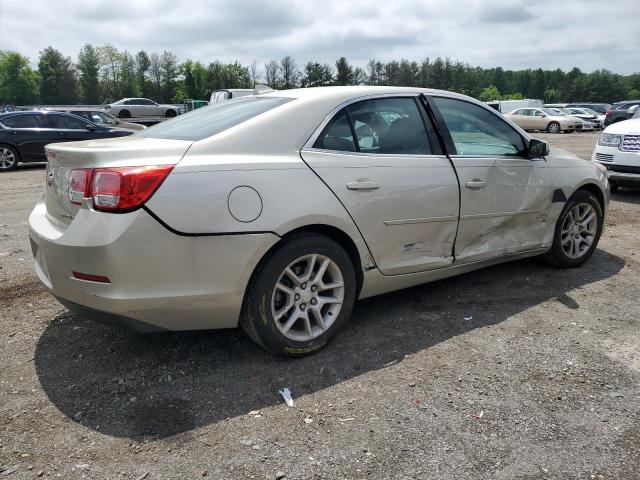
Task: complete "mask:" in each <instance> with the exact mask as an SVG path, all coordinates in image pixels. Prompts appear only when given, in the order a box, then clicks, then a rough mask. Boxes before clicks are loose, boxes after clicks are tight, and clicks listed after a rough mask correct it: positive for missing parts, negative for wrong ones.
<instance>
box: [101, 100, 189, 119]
mask: <svg viewBox="0 0 640 480" xmlns="http://www.w3.org/2000/svg"><path fill="white" fill-rule="evenodd" d="M104 109H105V110H106V111H107V112H109V113H110V114H111V115H113V116H115V117H118V118H132V117H133V118H142V117H175V116H176V115H178V109H177V108H176V106H175V105H162V104H159V103H156V102H154V101H153V100H149V99H148V98H123V99H122V100H118V101H117V102H113V103H112V104H110V105H105V107H104Z"/></svg>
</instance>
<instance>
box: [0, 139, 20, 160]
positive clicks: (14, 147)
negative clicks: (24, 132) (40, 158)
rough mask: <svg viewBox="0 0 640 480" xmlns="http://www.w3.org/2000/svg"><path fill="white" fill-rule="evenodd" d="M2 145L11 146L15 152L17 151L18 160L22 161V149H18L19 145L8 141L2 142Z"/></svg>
mask: <svg viewBox="0 0 640 480" xmlns="http://www.w3.org/2000/svg"><path fill="white" fill-rule="evenodd" d="M0 147H9V148H11V149H12V150H13V151H14V152H16V155H17V157H18V161H19V162H20V161H22V154H21V153H20V150H19V149H18V147H16V146H15V145H13V144H11V143H8V142H0Z"/></svg>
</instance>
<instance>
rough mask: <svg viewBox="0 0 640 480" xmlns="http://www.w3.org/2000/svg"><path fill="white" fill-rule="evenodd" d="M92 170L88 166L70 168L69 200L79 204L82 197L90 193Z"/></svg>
mask: <svg viewBox="0 0 640 480" xmlns="http://www.w3.org/2000/svg"><path fill="white" fill-rule="evenodd" d="M92 172H93V170H92V169H90V168H77V169H75V170H71V176H70V177H69V201H70V202H71V203H75V204H76V205H80V204H81V203H82V199H83V198H86V197H89V196H90V195H91V191H90V187H91V174H92Z"/></svg>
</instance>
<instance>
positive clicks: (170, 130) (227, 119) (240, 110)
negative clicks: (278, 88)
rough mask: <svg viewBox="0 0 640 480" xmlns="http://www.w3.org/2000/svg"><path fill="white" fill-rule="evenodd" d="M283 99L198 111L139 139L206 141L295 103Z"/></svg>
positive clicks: (249, 100) (252, 100)
mask: <svg viewBox="0 0 640 480" xmlns="http://www.w3.org/2000/svg"><path fill="white" fill-rule="evenodd" d="M292 100H293V99H291V98H283V97H257V96H251V97H242V98H238V99H235V100H229V101H227V102H222V103H218V104H215V105H209V106H206V107H202V108H198V109H196V110H193V111H192V112H189V113H185V114H184V115H180V116H179V117H176V118H173V119H171V120H168V121H166V122H162V123H158V124H157V125H154V126H153V127H149V128H147V129H145V130H141V131H139V132H138V133H136V134H135V135H137V136H139V137H147V138H168V139H173V140H190V141H196V140H202V139H203V138H207V137H211V136H212V135H215V134H216V133H220V132H222V131H223V130H227V129H229V128H231V127H235V126H236V125H239V124H240V123H243V122H246V121H247V120H249V119H251V118H253V117H257V116H258V115H260V114H263V113H265V112H267V111H269V110H272V109H274V108H276V107H279V106H280V105H284V104H285V103H287V102H290V101H292Z"/></svg>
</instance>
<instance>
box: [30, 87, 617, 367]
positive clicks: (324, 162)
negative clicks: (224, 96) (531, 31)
mask: <svg viewBox="0 0 640 480" xmlns="http://www.w3.org/2000/svg"><path fill="white" fill-rule="evenodd" d="M47 156H48V161H49V165H48V168H47V187H46V193H45V195H44V197H43V198H42V200H41V201H40V202H39V203H38V204H37V205H36V207H35V209H34V210H33V212H32V214H31V216H30V218H29V224H30V236H31V243H32V247H33V253H34V257H35V269H36V272H37V274H38V276H39V278H40V280H41V281H42V283H43V284H44V285H45V286H46V287H47V288H48V289H49V290H50V291H51V293H52V294H53V295H55V296H56V297H57V298H58V299H59V300H60V302H62V303H63V304H64V305H66V306H67V307H68V308H69V309H70V310H72V311H76V312H80V313H81V314H84V315H86V316H87V317H90V318H96V319H99V320H102V321H106V322H124V323H127V324H129V325H131V326H133V327H134V328H137V329H140V330H157V329H162V330H190V329H209V328H229V327H236V326H238V325H240V326H241V327H242V328H243V329H244V330H245V331H246V332H247V333H248V335H249V336H250V337H251V338H253V339H254V340H255V341H256V342H257V343H258V344H260V345H262V346H263V347H265V348H267V349H269V350H270V351H272V352H276V353H280V354H288V355H304V354H308V353H311V352H314V351H316V350H318V349H320V348H322V347H323V346H324V345H325V344H326V343H327V342H328V341H329V340H330V339H331V338H332V337H333V336H334V335H335V334H336V333H337V332H338V331H339V330H340V328H341V327H342V326H343V325H344V324H345V322H347V321H348V320H349V316H350V315H351V312H352V310H353V308H354V303H355V301H356V299H358V298H366V297H370V296H373V295H378V294H381V293H385V292H390V291H393V290H397V289H400V288H405V287H410V286H412V285H418V284H421V283H425V282H430V281H434V280H438V279H442V278H445V277H449V276H452V275H457V274H461V273H465V272H469V271H471V270H475V269H478V268H481V267H484V266H487V265H492V264H495V263H498V262H504V261H508V260H512V259H518V258H523V257H531V256H536V255H544V256H546V257H547V258H548V259H549V260H550V262H551V263H553V264H554V265H556V266H557V267H562V268H566V267H577V266H579V265H581V264H582V263H583V262H585V261H586V260H587V259H588V258H589V257H590V256H591V254H592V253H593V251H594V249H595V248H596V245H597V243H598V240H599V238H600V235H601V233H602V229H603V225H604V219H605V215H606V212H607V208H608V203H609V185H608V183H607V177H606V175H605V171H604V168H603V167H602V166H600V165H599V164H597V163H595V162H591V161H586V160H582V159H579V158H577V157H575V156H573V155H571V154H569V153H567V152H565V151H562V150H556V149H550V148H549V147H548V145H547V144H546V143H544V142H542V141H539V140H535V139H532V138H530V137H529V136H528V135H527V133H525V132H524V131H523V130H522V129H520V128H519V127H517V126H516V125H515V124H513V123H512V122H510V121H509V120H506V119H505V118H504V117H502V116H501V115H500V114H498V113H497V112H495V111H494V110H492V109H491V108H489V107H487V106H485V105H483V104H482V103H480V102H477V101H476V100H474V99H471V98H469V97H466V96H463V95H458V94H454V93H451V92H443V91H437V90H426V89H415V88H392V87H327V88H309V89H300V90H286V91H278V92H270V93H264V94H259V95H254V96H248V97H243V98H239V99H234V100H230V101H227V102H223V103H220V104H216V105H213V106H209V107H206V108H202V109H199V110H196V111H194V112H192V113H188V114H186V115H181V116H179V117H178V118H176V119H172V120H169V121H166V122H163V123H162V124H159V125H157V126H154V127H151V128H149V129H146V130H144V131H142V132H139V133H137V134H135V135H133V136H131V137H127V138H119V139H110V140H100V141H86V142H72V143H64V144H53V145H49V146H48V147H47Z"/></svg>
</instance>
